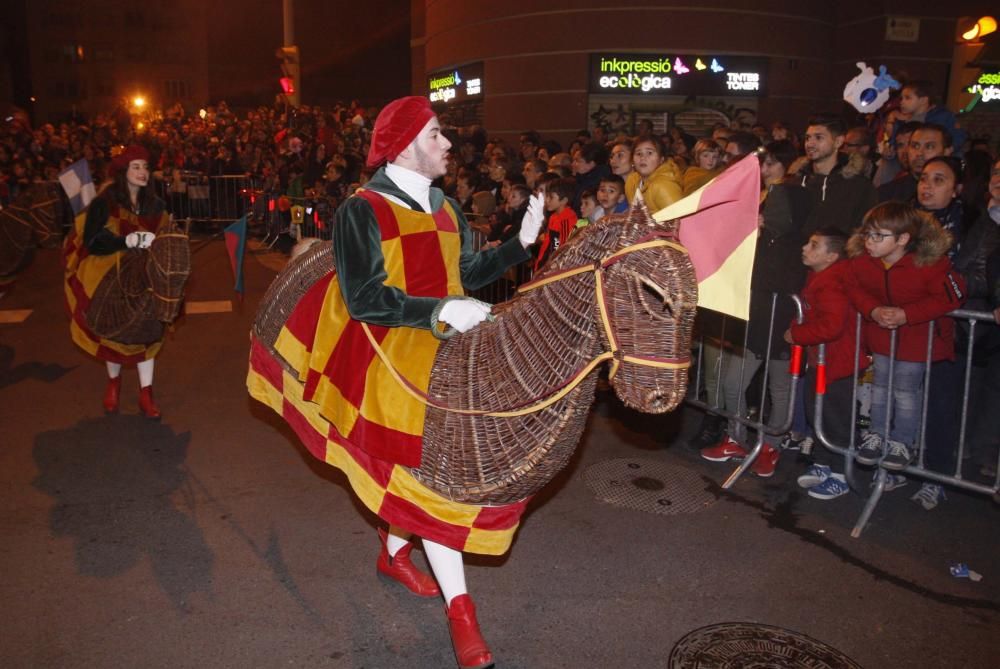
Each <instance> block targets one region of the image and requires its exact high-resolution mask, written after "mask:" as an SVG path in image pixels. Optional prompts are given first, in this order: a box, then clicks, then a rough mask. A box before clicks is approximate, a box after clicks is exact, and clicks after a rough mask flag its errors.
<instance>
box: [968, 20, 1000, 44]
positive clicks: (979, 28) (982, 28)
mask: <svg viewBox="0 0 1000 669" xmlns="http://www.w3.org/2000/svg"><path fill="white" fill-rule="evenodd" d="M996 30H997V20H996V19H995V18H993V17H992V16H982V17H980V18H979V19H978V20H977V21H976V22H975V23H974V24H973V25H972V27H971V28H969V29H968V30H966V31H965V32H963V33H962V39H964V40H965V41H966V42H973V41H975V40H978V39H979V38H980V37H982V36H984V35H989V34H990V33H994V32H996Z"/></svg>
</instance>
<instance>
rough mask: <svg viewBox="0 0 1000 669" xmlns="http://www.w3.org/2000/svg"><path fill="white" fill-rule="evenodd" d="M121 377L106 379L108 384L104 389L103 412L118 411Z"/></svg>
mask: <svg viewBox="0 0 1000 669" xmlns="http://www.w3.org/2000/svg"><path fill="white" fill-rule="evenodd" d="M121 390H122V377H120V376H116V377H115V378H113V379H111V378H109V379H108V385H107V387H106V388H105V389H104V412H105V413H118V396H119V395H121Z"/></svg>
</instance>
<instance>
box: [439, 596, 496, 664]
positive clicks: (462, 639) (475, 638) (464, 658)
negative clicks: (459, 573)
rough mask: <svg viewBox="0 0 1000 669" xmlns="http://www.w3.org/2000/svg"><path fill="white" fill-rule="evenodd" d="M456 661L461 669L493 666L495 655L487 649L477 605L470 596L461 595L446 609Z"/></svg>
mask: <svg viewBox="0 0 1000 669" xmlns="http://www.w3.org/2000/svg"><path fill="white" fill-rule="evenodd" d="M445 613H447V614H448V629H449V630H450V631H451V645H452V646H454V648H455V659H456V660H458V666H459V667H461V669H486V667H492V666H493V654H492V653H490V649H489V648H487V647H486V642H485V641H484V640H483V635H482V633H481V632H480V631H479V621H477V620H476V605H475V604H473V603H472V598H471V597H469V595H459V596H458V597H455V598H454V599H453V600H451V606H449V607H447V608H446V609H445Z"/></svg>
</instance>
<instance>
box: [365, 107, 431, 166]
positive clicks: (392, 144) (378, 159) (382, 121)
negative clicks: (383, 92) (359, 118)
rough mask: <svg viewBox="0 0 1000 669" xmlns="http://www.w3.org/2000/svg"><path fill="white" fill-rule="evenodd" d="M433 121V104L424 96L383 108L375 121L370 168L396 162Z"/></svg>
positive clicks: (369, 150)
mask: <svg viewBox="0 0 1000 669" xmlns="http://www.w3.org/2000/svg"><path fill="white" fill-rule="evenodd" d="M432 118H434V110H432V109H431V101H430V100H428V99H427V98H425V97H423V96H421V95H410V96H407V97H405V98H399V99H397V100H393V101H392V102H390V103H389V104H387V105H386V106H385V107H383V108H382V111H380V112H379V114H378V118H376V119H375V130H374V132H373V133H372V140H371V147H369V149H368V167H378V166H379V165H381V164H382V162H384V161H387V160H388V161H389V162H392V161H393V160H395V159H396V156H398V155H399V153H400V151H402V150H403V149H405V148H406V147H407V146H409V144H410V142H412V141H413V138H414V137H416V136H417V135H418V134H419V133H420V131H421V130H423V128H424V126H425V125H427V122H428V121H430V120H431V119H432Z"/></svg>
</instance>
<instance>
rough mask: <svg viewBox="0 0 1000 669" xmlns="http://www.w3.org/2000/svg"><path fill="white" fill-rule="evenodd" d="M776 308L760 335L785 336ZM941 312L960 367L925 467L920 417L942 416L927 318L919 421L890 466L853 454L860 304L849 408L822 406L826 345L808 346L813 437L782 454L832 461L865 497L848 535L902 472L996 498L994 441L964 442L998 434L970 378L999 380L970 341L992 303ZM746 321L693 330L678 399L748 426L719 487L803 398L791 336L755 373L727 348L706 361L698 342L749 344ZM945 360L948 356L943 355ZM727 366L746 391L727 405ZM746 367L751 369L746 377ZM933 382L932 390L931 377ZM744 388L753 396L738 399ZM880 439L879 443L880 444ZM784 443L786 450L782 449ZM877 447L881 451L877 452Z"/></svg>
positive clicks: (860, 381)
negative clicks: (950, 420)
mask: <svg viewBox="0 0 1000 669" xmlns="http://www.w3.org/2000/svg"><path fill="white" fill-rule="evenodd" d="M771 299H772V305H774V304H777V302H778V300H785V299H790V300H792V301H793V302H794V304H795V308H796V310H797V312H798V317H797V320H798V321H799V322H801V318H802V308H803V303H802V300H801V298H800V297H799V296H797V295H791V296H779V295H777V294H776V293H775V294H772V295H771ZM775 314H776V309H775V308H774V307H773V306H772V309H771V312H770V318H769V320H768V321H767V322H766V323H765V327H766V328H767V329H768V334H767V338H768V341H769V342H775V341H777V342H780V343H781V344H784V342H781V331H782V329H783V324H781V323H778V322H775ZM947 317H948V318H951V319H954V320H955V321H956V322H957V324H958V327H957V328H956V330H957V331H958V332H959V337H960V340H959V342H958V346H957V348H958V350H959V351H960V352H961V353H960V355H958V356H957V358H956V360H955V362H954V364H955V365H958V367H959V368H960V369H961V378H960V380H959V383H958V388H955V389H954V390H955V391H956V392H957V393H958V395H957V398H958V399H957V402H956V405H955V406H956V408H957V417H958V420H957V421H955V425H954V429H953V430H951V431H950V433H949V432H947V431H946V433H945V437H946V439H945V440H944V441H943V442H942V443H938V444H935V445H934V446H933V448H934V449H935V450H936V451H937V453H936V457H935V458H934V459H935V466H934V468H932V467H931V465H930V464H929V463H928V459H929V458H928V455H927V454H928V449H929V447H930V445H929V444H928V438H927V426H928V423H929V422H932V421H935V420H937V421H943V420H944V418H945V417H944V416H942V415H940V413H936V411H935V407H934V406H933V403H932V402H931V401H930V399H931V394H932V390H934V389H935V388H934V386H932V377H933V376H934V374H933V372H934V370H935V365H936V364H939V363H935V362H934V361H933V360H932V356H931V353H932V344H933V340H934V329H935V325H934V321H931V322H930V323H928V324H927V325H926V331H927V347H926V349H927V354H926V358H925V362H924V365H923V371H922V372H921V374H922V376H923V386H922V389H921V403H920V416H919V422H920V430H919V438H918V441H917V443H916V454H915V458H914V459H913V462H912V463H911V464H909V465H907V466H905V467H903V468H902V469H899V470H889V469H887V468H885V467H883V466H878V465H876V466H863V465H861V464H860V463H858V462H857V460H856V458H857V456H858V446H859V442H860V441H861V439H862V437H863V436H864V435H865V434H866V433H867V431H868V430H869V429H871V428H872V427H873V426H872V425H871V416H870V412H871V403H870V390H871V383H872V378H871V375H870V374H868V375H866V368H867V367H868V364H867V361H866V357H867V354H866V353H865V351H864V348H863V346H862V345H861V342H862V340H863V337H862V320H863V319H862V318H861V316H860V314H858V315H857V316H856V318H855V322H854V323H853V327H854V329H855V341H856V345H855V347H854V349H853V372H852V375H851V377H850V378H851V392H850V409H849V411H848V412H847V413H845V414H844V415H840V416H836V417H831V416H830V415H829V414H828V413H827V412H826V411H825V408H826V400H827V387H828V384H827V378H826V368H827V365H828V361H827V351H826V349H827V346H826V344H820V345H819V346H818V347H816V348H817V355H816V356H815V363H814V364H813V366H812V375H811V379H810V380H812V381H813V385H812V387H811V388H806V387H802V388H801V390H802V391H805V390H810V391H812V392H810V393H809V394H810V395H811V396H814V398H815V399H814V402H813V416H814V420H813V422H812V424H811V428H812V430H811V435H810V437H808V438H807V439H808V440H809V441H812V440H814V441H815V445H812V446H811V447H809V446H808V445H807V446H804V447H802V448H801V449H800V450H799V449H796V450H795V451H793V452H791V454H792V455H793V456H794V457H795V463H796V465H797V466H799V467H801V468H802V469H803V470H807V469H808V468H809V467H810V466H811V464H812V463H814V462H816V461H820V460H822V461H823V462H830V463H831V464H832V465H833V466H836V465H837V464H839V465H840V466H841V468H842V471H843V473H844V477H845V479H846V481H847V484H848V485H849V487H850V489H851V491H852V492H853V493H854V494H856V495H858V496H860V497H861V498H863V499H864V505H863V508H862V510H861V512H860V515H859V517H858V519H857V521H856V523H855V526H854V528H853V529H852V532H851V536H853V537H855V538H857V537H859V536H860V535H861V533H862V531H863V530H864V528H865V526H866V525H867V523H868V521H869V520H870V518H871V515H872V513H873V512H874V510H875V508H876V506H877V505H878V503H879V501H880V499H881V497H882V495H883V494H885V493H886V492H889V491H891V490H894V489H895V488H898V487H902V486H903V485H905V484H906V483H905V482H904V480H903V479H907V480H910V481H914V482H916V483H921V482H931V483H933V484H941V485H944V486H948V487H949V488H958V489H961V490H965V491H968V492H972V493H977V494H981V495H986V496H989V497H992V499H993V500H994V501H995V502H998V503H1000V473H998V465H1000V451H993V452H977V453H975V454H973V453H971V452H970V448H977V449H980V448H982V447H983V446H988V444H987V443H986V442H984V441H983V439H986V440H988V439H989V438H990V437H991V436H992V437H993V438H994V439H995V438H996V437H997V436H998V435H997V433H996V425H997V420H996V417H995V416H996V409H997V406H996V405H995V401H996V397H995V396H991V395H988V394H986V393H987V392H988V389H987V390H985V391H984V389H983V388H979V389H978V392H977V384H976V383H975V378H976V376H977V375H978V376H979V377H980V379H979V380H984V379H983V378H982V377H983V376H984V375H989V376H988V377H987V378H986V379H985V381H987V382H988V383H991V384H992V386H993V388H994V389H995V387H996V385H997V381H1000V379H996V378H993V376H995V374H996V369H997V366H996V361H995V360H994V359H990V365H989V366H987V365H986V364H983V361H982V359H981V356H980V351H979V350H978V348H979V347H981V346H983V345H985V344H986V343H987V342H989V341H991V338H995V337H997V336H1000V326H998V324H997V321H996V318H995V315H994V313H993V312H986V311H970V310H965V309H960V310H956V311H953V312H950V313H949V314H948V315H947ZM751 327H752V326H750V327H747V328H746V329H744V330H743V334H742V337H740V338H737V340H736V341H733V337H731V336H730V337H727V336H726V333H725V328H726V320H725V319H723V321H722V323H721V326H720V328H719V329H718V330H715V331H711V332H706V331H704V330H703V331H702V332H701V333H700V342H699V346H698V349H699V350H700V352H701V355H699V356H698V363H697V364H696V365H695V366H694V368H693V377H692V383H691V386H690V389H689V396H688V399H687V404H688V405H689V406H692V407H695V408H697V409H700V410H703V411H706V412H710V413H712V414H714V415H717V416H720V417H722V418H724V419H725V420H727V421H729V422H730V423H738V424H740V425H742V426H744V427H745V428H746V429H747V430H748V431H749V434H748V436H747V439H746V441H747V444H748V450H747V452H746V454H745V457H742V458H739V465H738V467H737V468H736V469H734V470H733V471H732V472H731V473H730V474H729V476H728V477H727V478H726V480H725V482H724V483H723V488H725V489H729V488H731V487H732V486H733V485H734V484H735V483H736V482H737V481H738V480H739V479H740V478H741V477H742V476H743V475H744V474H746V473H747V471H749V470H751V469H752V468H753V466H754V462H756V460H757V458H758V457H759V456H760V455H761V453H762V451H763V449H764V448H765V447H766V444H767V443H768V442H771V443H777V441H778V438H780V437H782V436H783V435H787V434H788V433H789V430H790V429H791V428H792V426H793V422H794V420H793V413H794V411H795V409H794V407H795V405H796V403H802V402H803V401H804V400H805V397H804V392H798V390H799V389H798V384H799V383H800V382H802V380H803V377H804V376H805V369H806V366H807V363H806V362H805V356H804V354H803V350H802V347H800V346H795V345H786V346H787V355H784V354H782V355H779V356H778V357H766V358H765V359H763V360H762V361H761V367H760V370H759V373H756V374H754V373H753V372H748V370H747V366H746V364H745V361H746V358H745V357H740V356H734V357H732V358H729V359H728V360H727V359H726V358H722V357H720V358H719V362H718V364H717V365H715V366H714V368H713V369H706V368H705V357H706V356H705V355H704V352H705V342H706V340H709V339H715V340H722V341H727V340H728V341H729V345H730V346H733V347H736V348H741V349H743V350H748V342H749V339H750V337H751V334H752V333H751V331H750V329H751ZM921 327H923V326H921ZM891 339H892V357H893V360H895V357H896V332H895V331H893V332H892V333H891ZM992 341H995V339H992ZM994 355H995V354H994ZM727 362H728V364H735V365H736V366H737V368H738V369H737V370H735V371H734V370H727V369H726V367H725V365H726V364H727ZM945 364H952V363H949V362H946V363H945ZM775 373H776V374H778V375H786V374H787V376H788V377H789V379H790V382H791V383H790V385H789V388H790V392H789V393H788V395H787V402H786V403H785V404H784V405H783V406H781V407H776V406H774V405H773V404H772V403H770V402H768V401H767V399H766V398H768V395H769V377H770V376H771V375H772V374H775ZM707 375H714V376H715V381H716V389H717V391H718V392H715V393H713V392H710V391H708V390H707V389H706V383H705V380H706V376H707ZM727 375H729V377H730V378H734V377H733V375H735V378H738V379H739V380H738V381H737V382H736V383H737V385H738V387H740V388H746V389H747V392H746V393H745V394H741V395H740V403H739V404H738V406H737V407H736V409H735V410H734V409H732V408H730V407H726V406H724V402H723V401H721V389H722V382H723V379H725V378H727ZM751 376H752V378H750V377H751ZM896 383H897V379H896V375H895V373H894V368H893V367H890V373H889V376H888V389H887V392H888V393H889V395H890V396H891V394H892V389H893V386H894V385H895V384H896ZM937 390H938V391H940V387H938V388H937ZM747 397H752V398H754V399H752V400H747ZM891 407H892V405H891V403H890V405H889V408H888V411H887V414H886V425H885V430H886V432H888V429H889V423H891V421H892V408H891ZM775 417H777V420H775ZM834 421H840V424H837V425H835V424H834ZM833 432H837V433H839V434H841V435H847V439H846V441H843V442H840V443H838V442H837V441H836V440H835V439H832V438H831V436H830V435H831V433H833ZM975 438H978V439H979V441H978V442H977V443H972V441H973V439H975ZM750 444H752V447H749V445H750ZM818 447H821V448H822V449H823V450H825V451H828V452H829V453H831V454H833V456H835V457H834V458H833V459H832V460H831V459H829V458H824V457H822V456H819V457H817V456H818V455H819V454H817V453H816V449H817V448H818ZM883 448H885V446H884V445H883ZM785 453H786V454H787V453H789V452H788V451H786V452H785ZM884 453H885V452H884V451H883V455H884ZM973 455H975V456H976V457H987V458H991V459H992V463H993V467H991V468H989V470H988V471H977V469H976V468H977V466H978V465H977V464H976V459H975V458H974V457H973ZM735 459H737V458H734V460H735ZM940 463H948V464H947V466H942V465H941V464H940Z"/></svg>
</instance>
